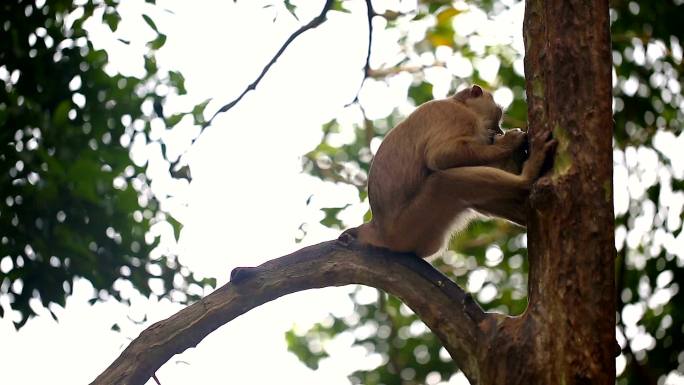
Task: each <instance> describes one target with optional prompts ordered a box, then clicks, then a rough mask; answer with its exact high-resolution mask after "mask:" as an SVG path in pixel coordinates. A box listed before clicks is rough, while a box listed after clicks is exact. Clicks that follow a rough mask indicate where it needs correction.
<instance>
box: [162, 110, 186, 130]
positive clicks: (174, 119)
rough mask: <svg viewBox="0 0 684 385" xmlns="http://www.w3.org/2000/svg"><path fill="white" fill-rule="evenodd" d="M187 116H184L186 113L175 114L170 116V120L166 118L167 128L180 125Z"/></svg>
mask: <svg viewBox="0 0 684 385" xmlns="http://www.w3.org/2000/svg"><path fill="white" fill-rule="evenodd" d="M185 115H186V114H184V113H180V114H173V115H171V116H169V117H168V118H166V126H167V127H173V126H175V125H176V124H178V123H179V122H180V121H181V119H183V118H184V117H185Z"/></svg>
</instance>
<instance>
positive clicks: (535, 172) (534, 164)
mask: <svg viewBox="0 0 684 385" xmlns="http://www.w3.org/2000/svg"><path fill="white" fill-rule="evenodd" d="M537 139H539V140H538V141H536V143H535V144H536V145H535V146H532V150H531V153H530V157H529V158H528V159H527V161H526V162H525V165H524V166H523V170H522V176H523V178H525V180H526V181H528V182H529V183H532V182H534V181H535V180H536V179H537V178H538V177H539V175H540V174H541V169H542V166H543V165H544V160H545V159H546V157H547V155H549V154H551V153H553V151H555V149H556V145H557V144H558V142H556V140H554V139H553V138H552V137H551V133H550V132H549V133H546V134H544V135H543V137H542V138H537Z"/></svg>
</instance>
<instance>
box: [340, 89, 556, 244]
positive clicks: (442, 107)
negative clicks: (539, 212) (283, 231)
mask: <svg viewBox="0 0 684 385" xmlns="http://www.w3.org/2000/svg"><path fill="white" fill-rule="evenodd" d="M501 116H502V110H501V108H500V107H499V106H497V105H496V104H495V103H494V101H493V98H492V95H491V94H490V93H488V92H486V91H483V90H482V89H481V88H480V87H478V86H473V87H472V88H467V89H465V90H463V91H461V92H459V93H457V94H456V95H454V96H452V97H450V98H447V99H441V100H434V101H430V102H427V103H425V104H423V105H421V106H419V107H418V108H417V109H416V110H415V111H414V112H413V113H412V114H410V115H409V116H408V117H407V118H406V120H404V121H403V122H401V123H399V125H397V126H396V127H395V128H394V129H393V130H392V131H391V132H390V133H389V134H388V135H387V136H386V137H385V140H384V141H383V142H382V144H381V146H380V148H379V149H378V151H377V154H376V155H375V159H374V160H373V164H372V166H371V171H370V175H369V180H368V195H369V199H370V206H371V211H372V213H373V219H372V220H371V221H370V222H369V223H365V224H363V225H361V226H360V227H359V228H357V229H354V230H353V232H356V233H357V237H358V238H359V240H360V241H361V242H362V243H366V244H370V245H373V246H378V247H384V248H388V249H390V250H394V251H399V252H413V253H416V254H417V255H419V256H421V257H427V256H430V255H432V254H434V253H436V252H437V251H439V250H440V249H441V248H442V247H443V246H444V244H445V241H446V240H448V237H449V236H450V235H451V233H452V232H453V231H454V229H453V226H454V224H457V225H461V226H462V225H464V224H465V223H467V221H468V220H469V218H470V217H472V216H474V215H473V211H476V212H479V213H482V214H485V215H492V216H498V217H501V218H505V219H508V220H510V221H513V222H515V223H517V224H520V225H522V226H524V225H525V220H526V218H525V215H526V214H525V207H526V202H527V199H528V195H529V189H530V186H531V184H532V183H533V182H534V180H535V179H536V178H537V177H538V176H539V173H540V170H541V166H542V163H543V161H544V158H545V155H546V153H547V152H549V151H550V150H551V149H552V148H553V146H554V145H555V141H553V140H547V141H546V142H545V143H544V147H543V148H541V149H539V150H538V151H536V152H532V155H531V157H530V159H528V160H527V161H526V162H525V164H524V167H523V168H522V173H520V174H518V173H519V171H520V170H519V167H518V166H519V164H520V163H519V162H516V161H515V155H516V152H517V153H519V152H520V149H521V146H523V145H524V143H525V142H526V134H525V133H523V132H522V131H520V130H511V131H508V132H506V133H505V134H503V131H501V128H500V127H499V122H500V120H501ZM501 134H503V135H501Z"/></svg>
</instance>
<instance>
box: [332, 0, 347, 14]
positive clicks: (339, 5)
mask: <svg viewBox="0 0 684 385" xmlns="http://www.w3.org/2000/svg"><path fill="white" fill-rule="evenodd" d="M343 3H344V1H343V0H335V1H333V5H332V8H330V9H331V10H333V11H338V12H343V13H351V11H349V10H348V9H347V8H345V7H344V5H343Z"/></svg>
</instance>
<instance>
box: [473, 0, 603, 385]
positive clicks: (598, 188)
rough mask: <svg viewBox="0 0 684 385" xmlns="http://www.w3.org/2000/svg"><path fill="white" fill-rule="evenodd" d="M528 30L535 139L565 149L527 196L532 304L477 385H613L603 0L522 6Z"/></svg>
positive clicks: (509, 324) (509, 326) (503, 332)
mask: <svg viewBox="0 0 684 385" xmlns="http://www.w3.org/2000/svg"><path fill="white" fill-rule="evenodd" d="M523 34H524V39H525V75H526V78H527V79H526V81H527V99H528V103H529V110H528V111H529V125H530V133H531V137H539V136H540V134H542V133H546V132H549V131H550V132H553V136H554V138H555V139H556V140H557V141H558V148H557V152H556V156H555V160H554V164H553V169H552V171H551V172H550V173H549V174H550V176H548V177H546V178H544V179H542V180H541V181H540V182H539V183H538V184H537V185H536V186H535V188H534V190H533V192H532V198H531V205H532V209H531V210H530V213H529V222H528V223H529V225H528V245H529V256H530V274H529V306H528V309H527V311H526V312H525V314H524V315H523V316H522V317H519V318H513V319H510V318H509V319H506V320H505V321H503V322H502V323H500V324H499V326H498V327H497V329H496V330H494V331H492V333H491V335H490V340H489V343H488V344H486V345H485V347H484V348H483V351H482V353H481V354H482V356H481V357H482V359H481V362H483V366H482V368H481V373H482V380H481V381H480V382H481V384H480V385H485V384H486V385H488V384H521V385H522V384H525V385H535V384H539V385H556V384H559V385H560V384H563V385H587V384H601V385H613V384H614V383H615V359H614V346H615V342H614V341H615V302H614V299H615V295H614V292H615V284H614V281H615V269H614V255H615V249H614V239H613V237H614V219H613V200H612V197H613V192H612V182H613V178H612V168H613V162H612V127H613V123H612V113H611V103H612V99H611V88H612V86H611V52H610V31H609V14H608V1H607V0H585V1H579V0H527V4H526V9H525V21H524V27H523ZM533 149H534V144H533Z"/></svg>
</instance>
